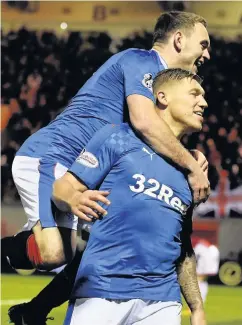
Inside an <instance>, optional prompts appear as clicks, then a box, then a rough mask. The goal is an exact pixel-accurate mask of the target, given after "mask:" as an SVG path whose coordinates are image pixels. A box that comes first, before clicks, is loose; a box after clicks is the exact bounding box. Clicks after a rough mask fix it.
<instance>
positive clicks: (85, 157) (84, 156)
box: [76, 149, 99, 168]
mask: <svg viewBox="0 0 242 325" xmlns="http://www.w3.org/2000/svg"><path fill="white" fill-rule="evenodd" d="M76 162H78V163H79V164H82V165H84V166H86V167H89V168H97V167H98V165H99V162H98V160H97V158H96V157H95V156H94V155H93V154H92V153H91V152H88V151H86V149H83V150H82V152H81V153H80V155H79V156H78V157H77V159H76Z"/></svg>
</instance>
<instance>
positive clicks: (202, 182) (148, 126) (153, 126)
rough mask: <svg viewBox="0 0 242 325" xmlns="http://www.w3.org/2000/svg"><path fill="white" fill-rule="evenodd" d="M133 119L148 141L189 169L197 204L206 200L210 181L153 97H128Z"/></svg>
mask: <svg viewBox="0 0 242 325" xmlns="http://www.w3.org/2000/svg"><path fill="white" fill-rule="evenodd" d="M127 103H128V107H129V115H130V120H131V123H132V125H133V127H134V128H135V129H136V130H137V132H139V133H140V134H141V135H142V137H143V139H144V141H145V142H146V143H148V144H149V145H150V146H151V147H152V148H153V149H154V150H155V151H156V152H158V153H160V154H161V155H163V156H165V157H167V158H169V159H171V160H172V161H173V162H174V163H176V164H177V165H179V166H180V167H182V168H183V169H184V170H187V171H188V180H189V183H190V186H191V188H192V190H193V199H194V203H195V204H199V203H201V202H204V201H205V200H206V199H207V198H208V195H209V193H210V184H209V181H208V179H207V178H206V176H205V175H204V173H203V170H202V169H201V167H200V166H199V164H198V162H197V161H196V159H194V158H193V156H192V155H191V154H190V153H189V151H187V150H186V149H185V148H184V147H183V145H182V144H181V143H180V141H178V140H177V139H176V137H175V136H174V134H173V133H172V131H171V129H170V128H169V126H168V125H167V123H166V122H165V121H164V120H162V119H161V118H160V117H159V116H158V114H157V113H156V111H155V109H154V103H153V101H152V100H151V99H149V98H147V97H145V96H142V95H137V94H133V95H130V96H128V97H127Z"/></svg>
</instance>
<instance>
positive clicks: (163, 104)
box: [156, 91, 168, 109]
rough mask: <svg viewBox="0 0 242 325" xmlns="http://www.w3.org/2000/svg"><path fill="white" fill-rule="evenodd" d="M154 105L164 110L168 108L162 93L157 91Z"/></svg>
mask: <svg viewBox="0 0 242 325" xmlns="http://www.w3.org/2000/svg"><path fill="white" fill-rule="evenodd" d="M156 104H157V106H160V107H161V108H162V109H165V108H166V107H167V106H168V102H167V98H166V95H165V93H164V92H163V91H158V92H157V94H156Z"/></svg>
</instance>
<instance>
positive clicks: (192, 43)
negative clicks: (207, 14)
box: [181, 23, 210, 73]
mask: <svg viewBox="0 0 242 325" xmlns="http://www.w3.org/2000/svg"><path fill="white" fill-rule="evenodd" d="M209 47H210V39H209V35H208V32H207V29H206V27H205V26H203V25H202V24H201V23H198V24H196V25H195V26H194V29H193V30H192V31H191V32H190V33H189V34H185V35H184V39H183V48H182V50H181V61H182V64H183V68H185V69H186V70H189V71H192V72H193V73H197V71H198V68H199V67H200V66H201V65H202V64H204V62H205V60H206V59H207V60H209V59H210V55H209V51H208V49H209Z"/></svg>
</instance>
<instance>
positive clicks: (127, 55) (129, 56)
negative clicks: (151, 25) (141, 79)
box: [119, 48, 152, 63]
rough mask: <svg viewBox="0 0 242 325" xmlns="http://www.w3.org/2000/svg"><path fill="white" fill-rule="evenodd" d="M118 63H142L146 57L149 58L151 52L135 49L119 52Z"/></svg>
mask: <svg viewBox="0 0 242 325" xmlns="http://www.w3.org/2000/svg"><path fill="white" fill-rule="evenodd" d="M120 54H121V55H120V59H119V61H120V63H121V62H123V61H126V60H135V61H144V60H147V58H148V57H151V56H152V55H151V54H152V53H151V50H143V49H137V48H130V49H128V50H125V51H122V52H120Z"/></svg>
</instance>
